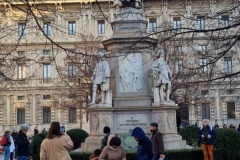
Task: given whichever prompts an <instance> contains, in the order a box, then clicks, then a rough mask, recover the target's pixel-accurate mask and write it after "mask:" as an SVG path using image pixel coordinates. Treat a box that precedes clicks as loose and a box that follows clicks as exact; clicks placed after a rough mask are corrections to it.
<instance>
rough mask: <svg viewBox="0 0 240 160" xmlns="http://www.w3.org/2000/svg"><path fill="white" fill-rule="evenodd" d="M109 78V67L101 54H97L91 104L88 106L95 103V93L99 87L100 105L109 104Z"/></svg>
mask: <svg viewBox="0 0 240 160" xmlns="http://www.w3.org/2000/svg"><path fill="white" fill-rule="evenodd" d="M109 78H110V67H109V64H108V62H107V61H106V58H105V56H104V53H103V52H99V53H98V63H97V64H96V66H95V69H94V71H93V76H92V80H93V93H92V102H91V103H90V105H93V104H95V103H96V102H95V101H96V94H97V93H96V92H97V87H98V86H100V87H101V91H102V101H101V102H100V104H111V102H110V101H111V100H110V99H109V85H110V82H109Z"/></svg>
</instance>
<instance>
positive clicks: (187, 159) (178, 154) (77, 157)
mask: <svg viewBox="0 0 240 160" xmlns="http://www.w3.org/2000/svg"><path fill="white" fill-rule="evenodd" d="M90 154H91V153H84V152H72V153H70V156H71V158H72V160H89V156H90ZM165 154H166V159H167V160H203V152H202V150H201V149H183V150H168V151H166V152H165ZM126 157H127V160H137V157H136V153H133V152H130V153H126ZM214 160H223V159H222V152H221V150H214Z"/></svg>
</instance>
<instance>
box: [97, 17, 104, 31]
mask: <svg viewBox="0 0 240 160" xmlns="http://www.w3.org/2000/svg"><path fill="white" fill-rule="evenodd" d="M98 34H105V21H104V20H99V21H98Z"/></svg>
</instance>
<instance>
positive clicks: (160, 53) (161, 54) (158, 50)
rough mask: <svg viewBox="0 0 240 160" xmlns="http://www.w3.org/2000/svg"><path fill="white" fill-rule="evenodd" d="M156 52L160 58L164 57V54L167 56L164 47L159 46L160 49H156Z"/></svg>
mask: <svg viewBox="0 0 240 160" xmlns="http://www.w3.org/2000/svg"><path fill="white" fill-rule="evenodd" d="M155 54H156V56H157V57H158V58H160V57H162V58H164V56H165V51H164V50H163V49H160V48H158V49H156V52H155Z"/></svg>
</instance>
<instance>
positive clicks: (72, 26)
mask: <svg viewBox="0 0 240 160" xmlns="http://www.w3.org/2000/svg"><path fill="white" fill-rule="evenodd" d="M68 34H69V35H76V21H69V22H68Z"/></svg>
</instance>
